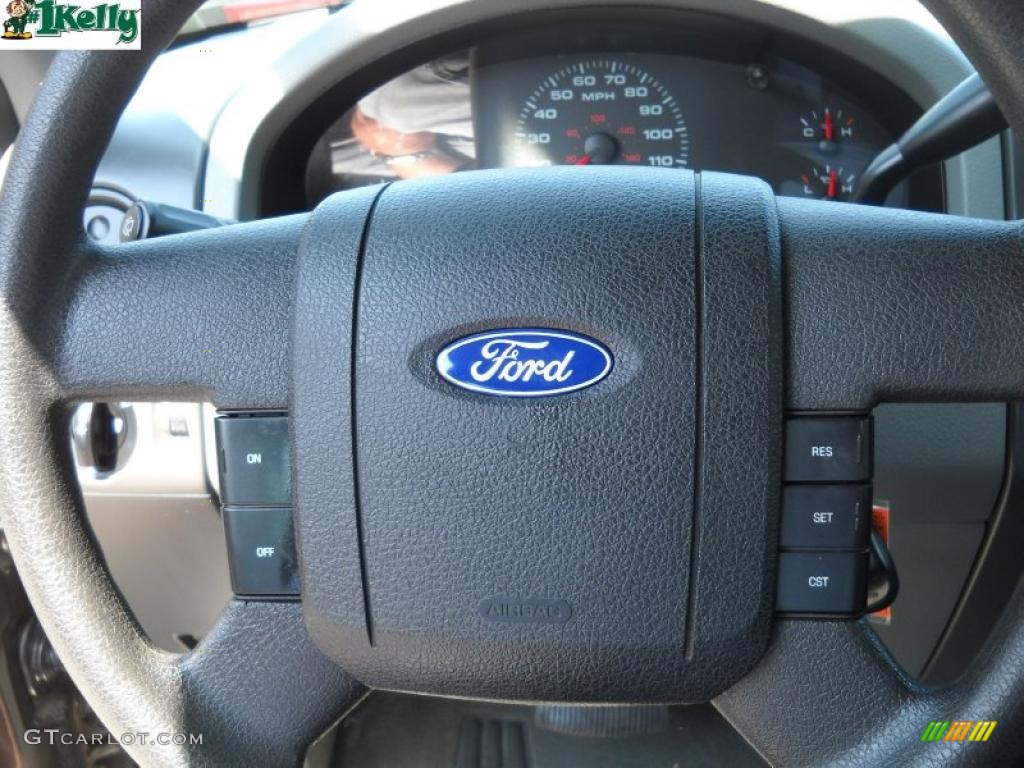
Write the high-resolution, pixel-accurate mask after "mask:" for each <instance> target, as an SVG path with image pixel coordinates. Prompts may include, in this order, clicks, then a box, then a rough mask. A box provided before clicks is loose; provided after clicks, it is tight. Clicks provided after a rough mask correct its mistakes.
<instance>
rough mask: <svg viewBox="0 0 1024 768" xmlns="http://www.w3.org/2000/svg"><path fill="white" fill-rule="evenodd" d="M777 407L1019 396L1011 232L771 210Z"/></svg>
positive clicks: (832, 210) (798, 206)
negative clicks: (782, 374) (778, 286)
mask: <svg viewBox="0 0 1024 768" xmlns="http://www.w3.org/2000/svg"><path fill="white" fill-rule="evenodd" d="M778 208H779V221H780V228H781V234H782V249H783V265H784V266H783V270H784V275H785V277H784V282H785V290H786V331H787V352H786V357H787V360H786V365H787V382H786V383H787V388H786V389H787V393H786V405H787V407H788V408H790V409H801V410H845V409H858V410H859V409H867V408H871V407H872V406H874V405H875V404H876V403H878V402H880V401H882V400H888V401H917V402H923V401H970V400H974V401H978V400H996V401H999V400H1010V399H1015V398H1019V397H1021V396H1022V395H1024V260H1022V259H1021V250H1020V234H1021V233H1020V224H1019V223H1016V222H1003V221H987V220H980V219H965V218H959V217H953V216H944V215H939V214H927V213H918V212H912V211H897V210H892V209H888V208H871V207H865V206H851V205H834V204H831V203H827V202H816V201H805V200H793V199H787V198H780V199H779V200H778Z"/></svg>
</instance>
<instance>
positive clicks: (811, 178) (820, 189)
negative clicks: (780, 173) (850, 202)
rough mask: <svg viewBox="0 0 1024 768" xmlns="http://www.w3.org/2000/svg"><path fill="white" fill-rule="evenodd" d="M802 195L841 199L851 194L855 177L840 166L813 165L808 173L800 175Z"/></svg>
mask: <svg viewBox="0 0 1024 768" xmlns="http://www.w3.org/2000/svg"><path fill="white" fill-rule="evenodd" d="M800 181H801V182H802V183H803V191H804V195H806V196H807V197H817V198H820V199H822V200H843V199H845V198H847V197H849V196H850V195H851V194H853V184H854V181H856V177H855V176H854V175H853V174H852V173H846V172H845V171H844V170H843V169H842V168H839V167H834V166H831V165H826V166H824V167H823V168H820V167H818V166H814V168H812V169H811V171H810V173H805V174H804V175H803V176H801V177H800Z"/></svg>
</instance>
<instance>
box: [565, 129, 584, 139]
mask: <svg viewBox="0 0 1024 768" xmlns="http://www.w3.org/2000/svg"><path fill="white" fill-rule="evenodd" d="M565 135H566V138H569V139H578V138H579V137H580V129H579V128H566V129H565Z"/></svg>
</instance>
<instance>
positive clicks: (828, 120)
mask: <svg viewBox="0 0 1024 768" xmlns="http://www.w3.org/2000/svg"><path fill="white" fill-rule="evenodd" d="M824 128H825V141H832V137H833V136H834V135H835V128H834V127H833V125H832V113H831V112H830V111H829V110H827V109H826V110H825V126H824Z"/></svg>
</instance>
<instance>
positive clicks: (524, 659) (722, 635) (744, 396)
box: [292, 168, 781, 701]
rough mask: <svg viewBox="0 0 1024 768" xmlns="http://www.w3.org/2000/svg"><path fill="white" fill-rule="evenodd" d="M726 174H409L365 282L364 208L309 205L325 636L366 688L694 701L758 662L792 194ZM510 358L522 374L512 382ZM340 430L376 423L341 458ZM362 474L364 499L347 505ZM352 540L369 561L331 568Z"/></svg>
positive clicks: (387, 211)
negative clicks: (782, 198) (783, 222)
mask: <svg viewBox="0 0 1024 768" xmlns="http://www.w3.org/2000/svg"><path fill="white" fill-rule="evenodd" d="M703 186H704V188H705V189H704V190H703V191H701V189H700V187H699V185H698V177H696V176H695V175H693V174H690V173H682V172H681V173H664V172H662V171H659V170H650V171H646V172H645V171H643V170H637V169H617V168H589V169H586V170H583V171H581V169H573V168H570V169H552V170H549V171H546V172H537V171H536V170H528V171H497V172H493V173H482V174H471V175H465V176H461V177H454V178H449V179H444V180H442V181H437V180H429V181H422V182H418V183H414V184H408V185H399V186H393V187H391V188H389V189H386V190H385V191H383V192H382V193H381V195H380V197H379V198H378V199H377V201H376V203H375V205H374V208H373V212H372V216H371V217H370V221H369V224H368V226H366V227H365V231H366V235H365V239H364V242H363V247H362V256H361V261H360V264H359V265H358V268H357V269H356V270H353V272H352V273H351V275H350V276H349V279H348V281H347V282H346V283H344V284H343V283H342V282H341V281H339V280H337V279H333V278H332V276H333V275H336V273H337V266H336V262H337V260H338V252H337V247H336V240H335V238H333V237H332V234H331V233H332V232H334V231H337V230H338V229H339V228H340V229H341V230H343V231H349V230H351V229H352V228H353V227H352V225H351V224H346V223H344V222H345V221H347V220H348V219H349V218H351V217H352V216H353V215H358V212H357V213H356V214H353V213H352V211H351V209H350V208H348V207H344V206H339V205H337V204H334V203H328V204H327V208H326V210H324V211H318V212H317V213H315V214H314V216H313V218H312V221H311V224H310V229H309V230H308V231H307V236H306V238H305V241H304V242H305V247H304V248H303V250H302V251H301V253H300V257H299V266H298V283H299V292H298V301H297V303H296V307H295V313H296V314H295V331H294V338H295V339H296V347H295V350H294V358H293V371H294V389H293V392H294V397H295V399H296V408H295V411H294V413H293V424H292V429H293V439H294V441H295V445H296V452H297V455H299V456H301V457H302V460H301V461H299V462H297V463H296V473H297V474H296V483H297V486H296V489H297V498H298V500H299V503H298V505H297V508H296V510H295V514H296V520H297V526H298V531H299V540H300V542H301V558H300V559H301V561H302V563H303V571H302V583H303V596H304V600H305V603H306V613H307V619H308V620H309V622H310V626H311V627H312V628H313V637H314V639H315V641H316V642H317V643H318V644H320V645H321V647H322V648H324V649H325V650H326V651H327V652H328V653H329V654H330V655H331V656H332V657H333V658H334V659H335V660H337V661H338V662H339V663H341V664H342V665H343V666H344V667H345V668H346V669H348V670H350V671H352V672H353V673H354V674H355V675H356V676H357V677H358V678H359V679H360V680H363V681H364V682H366V683H368V684H371V685H375V686H380V687H387V688H400V689H403V690H417V691H426V692H435V693H455V694H463V695H477V696H492V697H505V698H508V697H517V698H530V699H545V700H575V701H601V700H609V699H615V700H622V699H623V698H626V699H630V700H636V701H641V700H680V699H692V700H697V699H703V698H707V697H708V696H711V695H713V694H715V693H717V692H718V691H721V690H723V689H724V688H725V687H727V686H728V685H729V684H730V683H732V682H734V681H735V680H737V679H738V678H739V676H741V675H742V674H743V673H744V672H745V671H746V670H747V669H749V668H750V666H751V665H752V664H753V663H754V662H756V660H757V659H758V658H759V656H760V655H761V653H762V651H763V649H764V647H765V645H766V643H767V638H768V630H769V626H770V617H771V603H772V595H771V592H770V589H771V584H770V580H769V576H770V574H771V573H772V572H773V567H774V562H773V555H772V552H773V549H774V547H772V546H770V540H772V539H773V538H774V537H773V532H774V530H775V519H774V516H775V514H776V510H777V498H776V494H777V492H778V490H777V489H778V486H779V473H778V472H779V468H778V465H777V456H778V455H779V452H780V450H779V449H780V438H779V434H780V428H779V427H780V420H781V381H780V379H781V376H780V370H779V360H780V359H781V355H780V351H779V346H780V343H781V342H780V335H779V329H780V327H781V317H780V316H779V307H780V302H779V300H778V293H779V290H780V284H779V279H778V278H779V269H778V252H777V249H776V248H773V247H772V243H774V242H777V236H776V233H775V220H774V213H773V212H774V198H773V197H772V196H771V194H770V192H769V190H768V189H767V187H766V186H765V185H763V184H762V183H761V182H756V181H753V180H748V179H739V178H734V177H725V176H710V177H707V178H706V179H705V181H704V185H703ZM727 209H728V210H727ZM737 209H738V210H741V211H744V212H747V213H748V214H749V215H748V217H747V218H745V219H744V220H743V223H742V225H741V226H740V228H739V232H738V233H737V231H736V225H735V223H733V225H732V227H731V231H730V233H729V234H730V236H731V237H733V239H735V235H736V234H741V235H742V237H745V238H746V241H745V242H742V243H741V244H740V245H739V246H736V245H735V244H732V242H731V243H730V245H729V246H726V245H725V240H724V239H723V235H724V232H723V231H722V229H721V225H722V224H723V223H724V221H725V219H726V217H727V216H729V215H731V214H733V213H735V210H737ZM698 216H699V217H700V218H699V219H698ZM730 220H732V221H735V220H733V219H730ZM340 297H344V298H340ZM325 307H332V308H337V309H338V310H340V311H334V310H333V309H332V311H330V313H329V315H328V316H326V317H325V315H324V311H325ZM310 325H315V327H316V328H317V332H316V333H309V332H308V331H307V330H306V329H307V327H308V326H310ZM495 329H499V330H498V331H495ZM501 329H504V330H501ZM530 329H532V330H530ZM543 329H557V330H543ZM530 339H532V341H530ZM510 340H511V342H510ZM551 342H557V347H556V348H551V347H550V344H551ZM519 343H523V344H532V347H531V348H526V350H527V352H529V354H526V353H524V354H523V355H520V354H519V353H520V352H522V350H521V349H520V348H519V347H518V344H519ZM339 349H341V350H346V351H347V352H346V355H345V356H346V357H347V358H350V360H351V362H350V365H351V368H349V369H348V370H345V371H339V370H338V368H337V366H336V365H335V364H334V361H336V359H337V350H339ZM606 350H608V351H606ZM463 352H466V353H467V354H465V355H462V356H460V355H461V353H463ZM612 357H614V366H612V364H611V362H612ZM471 358H472V360H471ZM499 358H500V359H499ZM505 358H508V360H505ZM534 358H536V359H534ZM473 361H475V362H473ZM503 361H504V364H507V363H508V362H509V361H511V362H512V363H513V364H516V365H518V367H517V368H516V369H515V370H514V371H512V370H509V371H504V372H502V373H501V374H500V375H499V376H498V381H495V380H494V376H493V375H491V374H492V373H494V371H491V370H490V368H494V367H495V365H496V364H498V367H500V364H502V363H503ZM535 364H537V365H539V366H540V375H538V376H536V377H531V378H530V380H527V379H526V377H525V376H524V375H521V374H522V368H523V366H524V365H530V366H533V368H535V367H537V365H535ZM485 365H487V366H490V368H488V369H487V370H485V369H484V368H485ZM474 366H476V367H475V368H474ZM533 368H531V372H533ZM577 368H578V369H579V370H580V371H581V375H582V378H580V379H579V381H577V380H576V378H575V377H576V376H577ZM474 372H475V374H476V375H475V376H474ZM549 373H550V375H548V374H549ZM339 378H340V379H341V381H339ZM580 383H582V384H583V385H584V386H585V387H586V388H585V389H584V388H582V387H580V386H578V384H580ZM574 384H576V385H577V386H574ZM524 393H525V394H528V395H536V396H531V397H514V398H509V397H494V396H493V395H494V394H502V395H509V394H511V395H521V394H524ZM709 404H711V405H713V408H709V407H708V406H709ZM342 422H347V423H344V424H343V423H342ZM339 428H340V429H342V430H346V431H349V430H350V431H351V436H352V438H351V440H352V441H351V444H350V445H341V444H339V443H338V442H337V441H334V442H333V447H334V448H336V450H318V449H317V447H318V446H331V445H332V441H331V440H330V433H332V432H334V431H336V430H338V429H339ZM723 458H724V459H725V460H724V461H723V460H722V459H723ZM342 466H343V467H345V468H346V469H345V472H346V473H350V474H351V477H352V488H351V490H350V491H348V492H346V493H345V494H343V495H342V496H340V497H338V498H324V497H323V495H322V494H320V493H318V491H317V489H318V488H320V487H323V485H324V479H325V477H328V476H331V475H337V473H338V468H339V467H342ZM349 468H351V469H349ZM306 498H309V499H310V500H311V501H310V503H303V500H304V499H306ZM326 521H333V523H334V525H331V524H329V523H328V522H326ZM356 542H357V543H358V545H357V546H354V543H356ZM341 551H344V552H346V553H348V554H349V556H354V557H357V558H358V561H359V562H358V568H352V567H350V566H351V564H347V567H344V568H325V567H323V565H322V564H323V563H336V562H337V560H338V558H339V554H338V553H339V552H341ZM740 554H742V556H738V555H740ZM481 606H486V607H487V609H486V610H481ZM495 660H500V662H496V661H495Z"/></svg>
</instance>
